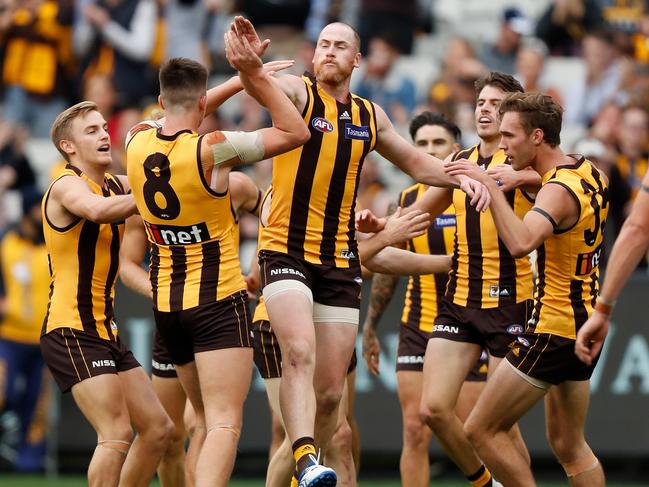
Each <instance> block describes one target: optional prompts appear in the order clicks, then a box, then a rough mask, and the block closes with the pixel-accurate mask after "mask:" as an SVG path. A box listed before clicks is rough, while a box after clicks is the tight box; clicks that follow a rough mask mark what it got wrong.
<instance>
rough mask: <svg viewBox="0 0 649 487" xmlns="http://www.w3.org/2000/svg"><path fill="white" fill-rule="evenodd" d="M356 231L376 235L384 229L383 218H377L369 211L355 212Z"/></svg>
mask: <svg viewBox="0 0 649 487" xmlns="http://www.w3.org/2000/svg"><path fill="white" fill-rule="evenodd" d="M355 223H356V230H357V231H359V232H361V233H376V232H380V231H381V230H383V228H384V227H385V218H378V217H377V216H376V215H375V214H374V213H372V212H371V211H370V210H369V209H367V208H366V209H364V210H361V211H357V212H356V221H355Z"/></svg>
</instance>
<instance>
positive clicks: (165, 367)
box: [151, 359, 176, 372]
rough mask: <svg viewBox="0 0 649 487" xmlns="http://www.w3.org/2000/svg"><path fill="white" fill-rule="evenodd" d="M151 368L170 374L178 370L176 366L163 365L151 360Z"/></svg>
mask: <svg viewBox="0 0 649 487" xmlns="http://www.w3.org/2000/svg"><path fill="white" fill-rule="evenodd" d="M151 367H153V368H154V369H156V370H159V371H161V372H168V371H170V370H176V367H174V364H162V363H160V362H156V361H155V360H153V359H152V360H151Z"/></svg>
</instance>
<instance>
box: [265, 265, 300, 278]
mask: <svg viewBox="0 0 649 487" xmlns="http://www.w3.org/2000/svg"><path fill="white" fill-rule="evenodd" d="M270 275H271V276H287V275H288V276H300V277H301V278H302V279H306V277H305V276H304V274H302V273H301V272H300V271H298V270H296V269H291V268H290V267H282V268H281V269H271V270H270Z"/></svg>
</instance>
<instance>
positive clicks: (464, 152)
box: [451, 145, 478, 161]
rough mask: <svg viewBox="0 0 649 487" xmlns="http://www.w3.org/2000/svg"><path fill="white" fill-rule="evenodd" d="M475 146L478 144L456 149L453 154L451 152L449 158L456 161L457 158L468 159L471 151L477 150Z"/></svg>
mask: <svg viewBox="0 0 649 487" xmlns="http://www.w3.org/2000/svg"><path fill="white" fill-rule="evenodd" d="M477 148H478V146H477V145H474V146H472V147H467V148H466V149H461V150H459V151H457V152H456V153H455V154H453V156H452V157H451V160H453V161H457V160H459V159H468V158H469V157H471V155H472V154H473V152H474V151H475V150H477Z"/></svg>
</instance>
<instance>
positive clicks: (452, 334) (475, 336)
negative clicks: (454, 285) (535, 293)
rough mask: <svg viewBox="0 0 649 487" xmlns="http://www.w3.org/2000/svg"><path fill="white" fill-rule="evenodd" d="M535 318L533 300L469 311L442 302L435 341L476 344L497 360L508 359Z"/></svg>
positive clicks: (445, 300)
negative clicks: (521, 335)
mask: <svg viewBox="0 0 649 487" xmlns="http://www.w3.org/2000/svg"><path fill="white" fill-rule="evenodd" d="M531 314H532V300H531V299H527V300H525V301H521V302H520V303H516V304H510V305H506V306H500V307H498V308H488V309H479V308H465V307H464V306H458V305H457V304H454V303H452V302H450V301H449V300H448V299H446V298H444V299H442V302H441V306H440V310H439V314H438V315H437V318H435V326H434V328H433V333H432V334H431V337H435V338H446V339H447V340H453V341H456V342H464V343H475V344H476V345H480V346H481V347H482V348H483V349H486V350H487V351H488V352H489V353H490V354H491V355H493V356H494V357H499V358H502V357H504V356H505V355H507V352H509V349H510V348H511V344H512V343H513V341H514V340H515V339H516V337H517V336H518V335H520V334H521V333H523V331H524V330H525V328H526V326H527V322H528V320H529V319H530V317H531Z"/></svg>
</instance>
